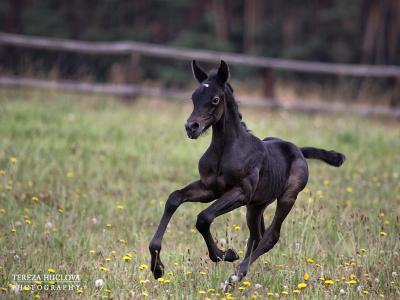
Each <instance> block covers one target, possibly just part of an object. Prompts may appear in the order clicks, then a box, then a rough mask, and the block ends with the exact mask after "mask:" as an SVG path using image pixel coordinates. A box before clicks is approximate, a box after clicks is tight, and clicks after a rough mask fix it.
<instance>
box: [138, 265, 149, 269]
mask: <svg viewBox="0 0 400 300" xmlns="http://www.w3.org/2000/svg"><path fill="white" fill-rule="evenodd" d="M148 267H149V266H148V265H145V264H141V265H140V266H139V270H146V269H147V268H148Z"/></svg>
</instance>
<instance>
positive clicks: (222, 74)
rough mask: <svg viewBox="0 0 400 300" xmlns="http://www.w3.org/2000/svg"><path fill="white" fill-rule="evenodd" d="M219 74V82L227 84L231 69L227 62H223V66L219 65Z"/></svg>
mask: <svg viewBox="0 0 400 300" xmlns="http://www.w3.org/2000/svg"><path fill="white" fill-rule="evenodd" d="M217 74H218V80H219V81H220V83H222V84H225V83H226V82H227V81H228V79H229V67H228V64H227V63H226V62H225V61H223V60H221V64H220V65H219V68H218V73H217Z"/></svg>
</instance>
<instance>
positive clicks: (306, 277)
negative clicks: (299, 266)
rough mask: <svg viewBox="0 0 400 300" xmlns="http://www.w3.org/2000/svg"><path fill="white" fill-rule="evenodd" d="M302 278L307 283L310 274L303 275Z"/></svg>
mask: <svg viewBox="0 0 400 300" xmlns="http://www.w3.org/2000/svg"><path fill="white" fill-rule="evenodd" d="M303 278H304V280H305V281H307V280H308V279H310V274H308V273H304V276H303Z"/></svg>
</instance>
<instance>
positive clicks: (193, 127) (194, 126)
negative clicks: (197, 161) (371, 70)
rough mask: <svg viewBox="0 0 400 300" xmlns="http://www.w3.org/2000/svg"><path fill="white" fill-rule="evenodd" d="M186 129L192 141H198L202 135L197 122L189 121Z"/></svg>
mask: <svg viewBox="0 0 400 300" xmlns="http://www.w3.org/2000/svg"><path fill="white" fill-rule="evenodd" d="M185 129H186V133H187V135H188V137H189V138H191V139H197V138H198V137H199V135H200V134H201V128H200V124H199V123H198V122H196V121H187V122H186V124H185Z"/></svg>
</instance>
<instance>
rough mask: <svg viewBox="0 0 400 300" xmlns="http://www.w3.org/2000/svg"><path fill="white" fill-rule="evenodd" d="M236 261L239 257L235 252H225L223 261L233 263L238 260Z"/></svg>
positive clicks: (231, 250) (229, 250)
mask: <svg viewBox="0 0 400 300" xmlns="http://www.w3.org/2000/svg"><path fill="white" fill-rule="evenodd" d="M238 259H239V255H238V254H237V253H236V251H235V250H233V249H228V250H227V251H226V252H225V256H224V261H229V262H233V261H235V260H238Z"/></svg>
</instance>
